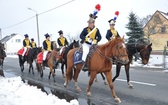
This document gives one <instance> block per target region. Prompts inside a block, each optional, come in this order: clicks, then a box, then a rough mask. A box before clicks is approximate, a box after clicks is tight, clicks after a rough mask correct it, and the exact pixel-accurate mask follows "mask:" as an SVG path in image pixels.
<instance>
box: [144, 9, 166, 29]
mask: <svg viewBox="0 0 168 105" xmlns="http://www.w3.org/2000/svg"><path fill="white" fill-rule="evenodd" d="M157 12H159V13H160V14H161V15H162V16H163V17H164V18H165V19H167V20H168V12H167V13H165V12H162V11H159V10H157V11H156V12H155V13H154V14H153V15H152V17H151V18H150V19H149V21H148V22H147V23H146V24H145V26H144V28H145V27H146V26H147V24H148V23H149V22H150V21H151V19H152V18H153V17H154V16H155V14H156V13H157Z"/></svg>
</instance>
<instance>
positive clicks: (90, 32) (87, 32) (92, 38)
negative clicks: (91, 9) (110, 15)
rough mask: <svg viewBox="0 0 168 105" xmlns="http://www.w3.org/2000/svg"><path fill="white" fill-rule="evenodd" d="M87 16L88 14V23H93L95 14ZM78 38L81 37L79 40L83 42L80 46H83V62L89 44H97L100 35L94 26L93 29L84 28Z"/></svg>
mask: <svg viewBox="0 0 168 105" xmlns="http://www.w3.org/2000/svg"><path fill="white" fill-rule="evenodd" d="M89 16H90V19H89V21H88V23H94V22H95V19H96V17H97V16H94V15H93V14H90V15H89ZM80 38H81V39H82V41H81V42H82V43H83V44H82V47H83V56H82V60H83V61H84V62H85V60H86V57H87V55H88V53H89V49H90V47H91V45H93V44H97V43H98V42H99V41H100V40H101V38H102V37H101V34H100V32H99V29H98V28H96V27H95V26H94V28H93V29H91V28H90V27H86V28H84V29H83V31H82V32H81V34H80ZM84 65H85V64H84Z"/></svg>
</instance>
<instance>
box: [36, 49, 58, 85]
mask: <svg viewBox="0 0 168 105" xmlns="http://www.w3.org/2000/svg"><path fill="white" fill-rule="evenodd" d="M58 60H59V52H58V51H56V50H55V49H54V50H52V51H50V52H48V55H47V58H46V64H45V66H46V67H49V69H50V73H49V76H48V78H49V79H50V75H51V74H52V76H53V79H54V82H55V68H56V67H57V65H56V62H57V61H58ZM36 65H37V70H38V72H39V73H40V76H41V78H42V77H43V69H42V63H38V62H37V64H36Z"/></svg>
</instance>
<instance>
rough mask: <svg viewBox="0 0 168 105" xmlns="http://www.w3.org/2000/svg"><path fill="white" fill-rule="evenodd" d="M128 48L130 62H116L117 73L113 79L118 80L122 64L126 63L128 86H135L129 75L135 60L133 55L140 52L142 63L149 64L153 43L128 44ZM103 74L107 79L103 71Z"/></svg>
mask: <svg viewBox="0 0 168 105" xmlns="http://www.w3.org/2000/svg"><path fill="white" fill-rule="evenodd" d="M126 48H127V53H128V58H129V62H128V63H127V64H121V63H117V64H116V75H115V77H114V78H113V79H112V81H113V82H114V81H115V80H116V78H117V77H118V76H119V75H120V71H121V66H122V65H124V66H125V72H126V77H127V83H128V86H129V88H133V85H132V84H131V83H130V75H129V69H130V64H131V62H132V60H133V56H134V55H135V54H137V53H139V56H140V58H141V60H142V64H144V65H145V64H147V63H148V61H149V58H150V54H151V51H152V43H151V44H149V45H142V44H126ZM101 76H102V78H103V80H104V81H105V77H104V75H103V74H102V73H101Z"/></svg>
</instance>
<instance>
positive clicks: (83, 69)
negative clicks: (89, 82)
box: [82, 62, 88, 72]
mask: <svg viewBox="0 0 168 105" xmlns="http://www.w3.org/2000/svg"><path fill="white" fill-rule="evenodd" d="M82 71H84V72H86V71H88V68H87V66H86V63H85V62H84V63H83V66H82Z"/></svg>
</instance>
